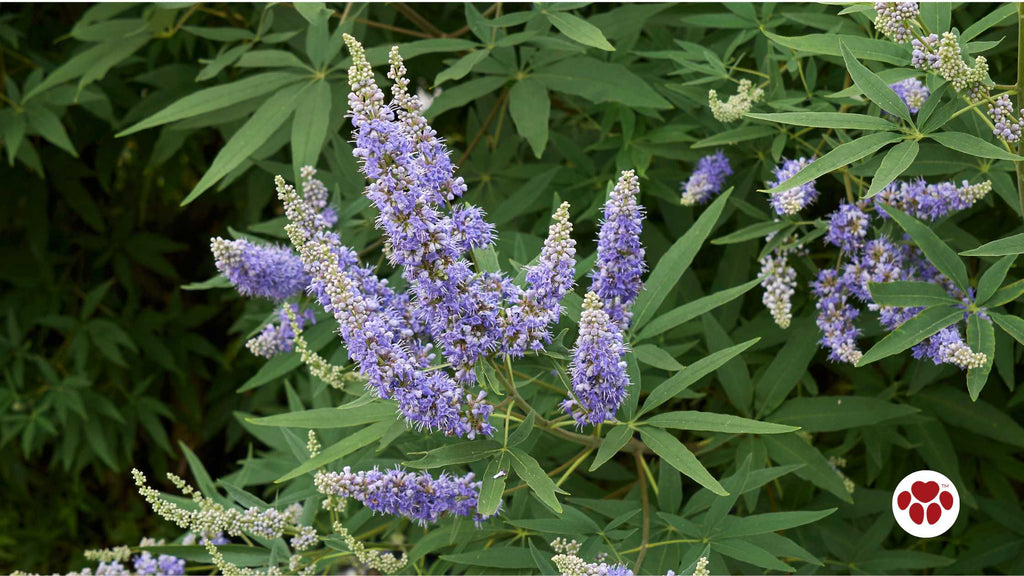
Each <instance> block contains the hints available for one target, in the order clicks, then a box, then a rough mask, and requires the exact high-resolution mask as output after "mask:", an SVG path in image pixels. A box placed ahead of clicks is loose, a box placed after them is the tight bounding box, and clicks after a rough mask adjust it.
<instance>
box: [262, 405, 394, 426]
mask: <svg viewBox="0 0 1024 576" xmlns="http://www.w3.org/2000/svg"><path fill="white" fill-rule="evenodd" d="M396 412H397V410H396V406H395V403H394V402H386V401H384V400H375V401H373V402H366V401H364V400H363V399H359V400H356V401H355V402H350V403H349V404H343V405H341V406H338V407H337V408H313V409H311V410H300V411H298V412H285V413H284V414H276V415H274V416H265V417H263V418H249V419H247V421H248V422H251V423H252V424H255V425H257V426H276V427H279V428H310V429H313V430H322V429H329V428H351V427H353V426H362V425H363V424H369V423H371V422H380V421H382V420H387V421H394V420H395V414H396Z"/></svg>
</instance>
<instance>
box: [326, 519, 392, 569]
mask: <svg viewBox="0 0 1024 576" xmlns="http://www.w3.org/2000/svg"><path fill="white" fill-rule="evenodd" d="M334 531H335V532H336V533H337V534H338V535H339V536H341V537H342V539H343V540H345V545H346V546H348V549H349V550H350V551H351V552H352V554H354V555H355V557H356V560H358V561H359V563H360V564H363V565H365V566H366V567H367V568H370V569H371V570H376V571H377V572H382V573H384V574H394V573H395V572H398V571H399V570H401V569H402V568H405V565H406V564H407V563H408V562H409V559H408V557H406V556H405V555H404V554H403V555H402V556H401V557H400V558H396V557H395V555H394V554H392V553H390V552H381V551H380V550H367V549H366V546H364V545H363V543H362V542H360V541H359V540H356V539H355V537H354V536H352V535H351V534H349V532H348V529H347V528H345V527H344V526H342V525H341V522H335V523H334Z"/></svg>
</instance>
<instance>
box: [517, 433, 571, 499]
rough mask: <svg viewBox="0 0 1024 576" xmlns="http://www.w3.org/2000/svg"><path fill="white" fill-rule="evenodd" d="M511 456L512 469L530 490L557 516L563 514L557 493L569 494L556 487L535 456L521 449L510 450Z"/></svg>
mask: <svg viewBox="0 0 1024 576" xmlns="http://www.w3.org/2000/svg"><path fill="white" fill-rule="evenodd" d="M509 454H510V455H511V457H512V468H513V469H515V471H516V474H518V475H519V477H520V478H522V479H523V481H524V482H526V483H527V484H529V486H530V490H532V491H533V493H534V494H536V495H537V498H538V499H539V500H540V501H541V502H543V503H544V505H545V506H547V507H548V508H550V509H551V510H552V511H554V512H555V513H556V514H561V513H562V505H561V504H559V502H558V497H557V496H555V493H556V492H557V493H561V494H567V492H566V491H565V490H562V489H561V488H559V487H558V486H555V483H554V481H552V480H551V478H550V477H549V476H548V475H547V473H546V472H544V469H543V468H541V467H540V464H539V463H537V460H536V459H535V458H534V457H533V456H530V455H529V454H527V453H526V452H524V451H522V450H521V449H519V448H511V449H509Z"/></svg>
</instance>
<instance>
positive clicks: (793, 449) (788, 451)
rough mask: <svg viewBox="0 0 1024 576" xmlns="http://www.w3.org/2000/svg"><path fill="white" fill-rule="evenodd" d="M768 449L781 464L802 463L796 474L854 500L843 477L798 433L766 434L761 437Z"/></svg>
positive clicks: (844, 497) (839, 495)
mask: <svg viewBox="0 0 1024 576" xmlns="http://www.w3.org/2000/svg"><path fill="white" fill-rule="evenodd" d="M760 440H761V442H763V443H764V445H765V447H766V448H767V449H768V455H769V456H770V457H771V459H772V460H773V461H775V462H777V463H779V464H799V465H802V466H801V467H800V468H797V469H796V470H794V471H793V473H794V474H796V475H797V476H799V477H800V478H803V479H804V480H807V481H808V482H810V483H812V484H814V485H815V486H817V487H819V488H823V489H825V490H828V491H829V492H831V493H832V494H834V495H835V496H836V497H838V498H839V499H840V500H843V501H845V502H853V498H852V497H851V496H850V493H849V492H847V491H846V487H845V486H843V479H842V478H840V476H839V474H837V473H836V471H835V470H833V469H832V466H831V465H830V464H829V462H828V460H827V459H826V458H825V457H824V456H822V454H821V452H820V451H819V450H818V449H817V448H815V447H814V446H811V445H810V444H808V443H807V442H806V441H805V440H804V439H802V438H800V436H798V435H796V434H780V435H777V436H764V437H762V438H761V439H760Z"/></svg>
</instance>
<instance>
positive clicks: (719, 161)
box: [680, 150, 732, 206]
mask: <svg viewBox="0 0 1024 576" xmlns="http://www.w3.org/2000/svg"><path fill="white" fill-rule="evenodd" d="M729 176H732V166H730V165H729V159H728V158H726V157H725V154H723V153H722V151H721V150H718V151H716V152H715V153H714V154H709V155H707V156H704V157H703V158H701V159H700V160H698V161H697V169H696V170H694V171H693V174H691V175H690V178H689V180H687V181H686V182H684V183H683V184H682V192H683V193H682V197H681V198H680V203H681V204H682V205H683V206H693V205H696V204H707V203H708V202H709V201H710V200H711V199H712V198H714V197H715V196H717V195H718V194H719V193H720V192H721V191H722V187H723V186H725V179H726V178H728V177H729Z"/></svg>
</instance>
